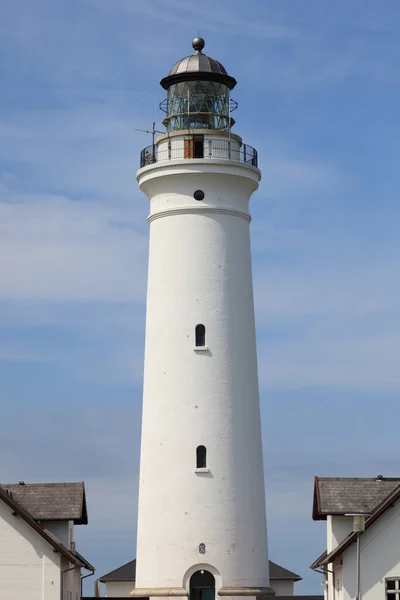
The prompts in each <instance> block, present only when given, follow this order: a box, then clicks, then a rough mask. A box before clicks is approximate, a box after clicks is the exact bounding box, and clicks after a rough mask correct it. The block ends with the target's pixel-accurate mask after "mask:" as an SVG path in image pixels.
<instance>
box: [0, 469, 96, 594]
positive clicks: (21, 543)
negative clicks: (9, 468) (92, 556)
mask: <svg viewBox="0 0 400 600" xmlns="http://www.w3.org/2000/svg"><path fill="white" fill-rule="evenodd" d="M87 522H88V519H87V508H86V498H85V486H84V484H83V483H31V484H26V483H24V482H23V481H21V482H20V483H19V484H1V485H0V600H27V599H29V600H79V599H80V597H81V577H82V574H81V571H82V569H86V570H87V571H89V572H90V574H91V575H93V573H94V567H93V566H92V565H91V564H90V563H89V562H88V561H87V560H86V559H85V558H83V557H82V556H81V555H80V554H79V553H78V552H77V551H76V549H75V540H74V527H75V525H86V524H87Z"/></svg>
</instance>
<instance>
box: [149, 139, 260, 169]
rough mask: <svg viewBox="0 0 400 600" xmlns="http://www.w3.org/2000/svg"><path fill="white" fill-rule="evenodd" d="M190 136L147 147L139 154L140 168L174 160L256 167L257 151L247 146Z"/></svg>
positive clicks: (231, 141) (222, 140) (232, 141)
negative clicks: (241, 164)
mask: <svg viewBox="0 0 400 600" xmlns="http://www.w3.org/2000/svg"><path fill="white" fill-rule="evenodd" d="M201 138H203V136H196V135H195V136H191V137H186V138H184V139H182V138H180V139H178V138H176V137H174V138H170V139H167V140H163V141H162V142H161V144H160V145H159V146H157V145H156V144H153V145H151V146H147V148H144V149H143V150H142V151H141V153H140V168H142V167H147V166H148V165H151V164H153V163H156V162H162V161H167V160H174V159H191V158H194V159H199V158H201V159H205V160H219V159H225V160H232V161H235V162H240V163H244V164H248V165H252V166H253V167H257V166H258V156H257V150H256V149H255V148H253V147H252V146H249V145H248V144H242V145H240V144H239V142H238V141H236V140H224V139H221V140H216V139H210V140H207V139H204V138H203V139H201Z"/></svg>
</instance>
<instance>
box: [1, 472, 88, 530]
mask: <svg viewBox="0 0 400 600" xmlns="http://www.w3.org/2000/svg"><path fill="white" fill-rule="evenodd" d="M1 487H2V488H3V489H6V490H9V491H10V492H11V493H12V496H13V498H15V500H16V501H17V502H19V503H20V504H22V506H23V507H24V508H25V509H26V510H27V511H28V512H29V513H30V514H31V515H32V516H33V518H34V519H36V520H37V521H41V520H42V521H51V520H61V519H68V520H73V521H74V523H76V524H83V525H86V524H87V522H88V520H87V509H86V498H85V485H84V483H83V482H80V483H25V484H23V485H21V484H18V483H12V484H7V483H2V484H1Z"/></svg>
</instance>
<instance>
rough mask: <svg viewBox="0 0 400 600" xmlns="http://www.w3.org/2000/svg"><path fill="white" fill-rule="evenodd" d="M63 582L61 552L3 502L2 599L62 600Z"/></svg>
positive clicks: (0, 504) (0, 529) (0, 514)
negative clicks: (57, 552)
mask: <svg viewBox="0 0 400 600" xmlns="http://www.w3.org/2000/svg"><path fill="white" fill-rule="evenodd" d="M60 584H61V581H60V555H59V554H56V553H55V552H54V551H53V548H52V547H51V546H50V544H48V543H47V542H46V541H45V540H44V539H43V538H42V537H40V535H39V534H38V533H37V532H36V531H34V530H33V529H32V528H31V527H30V526H29V525H28V524H27V523H26V522H25V521H24V520H23V519H22V518H21V517H17V516H13V514H12V509H11V508H10V507H9V506H8V505H6V504H5V503H4V502H0V600H60ZM73 600H75V599H73Z"/></svg>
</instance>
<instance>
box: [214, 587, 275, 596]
mask: <svg viewBox="0 0 400 600" xmlns="http://www.w3.org/2000/svg"><path fill="white" fill-rule="evenodd" d="M217 594H218V596H257V598H260V597H266V596H275V590H273V589H272V588H270V587H222V588H220V589H219V590H218V591H217Z"/></svg>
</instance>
